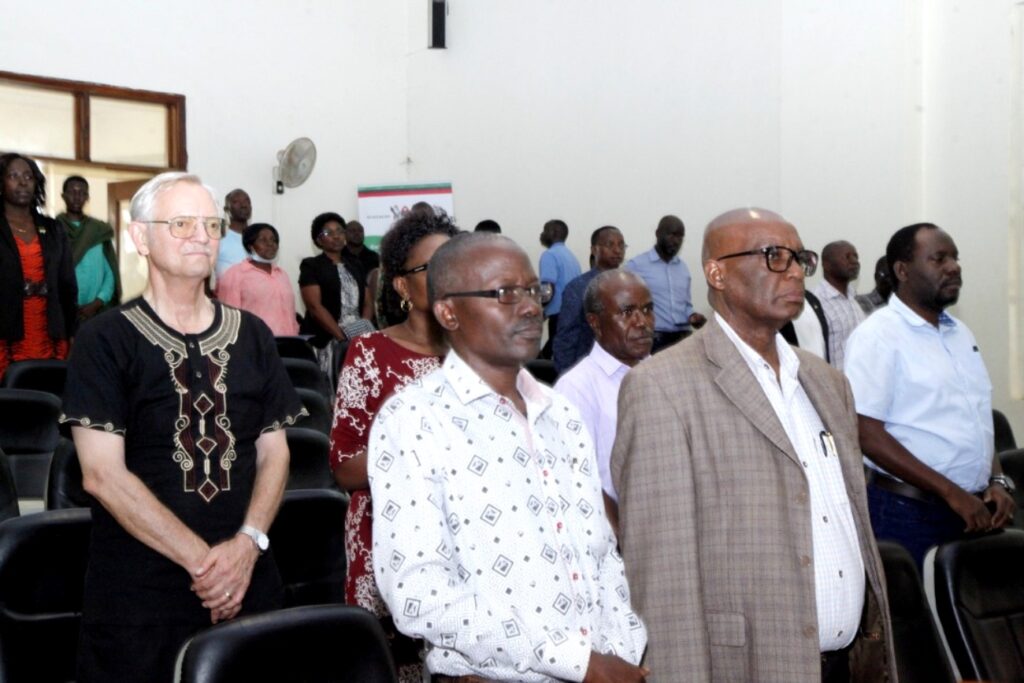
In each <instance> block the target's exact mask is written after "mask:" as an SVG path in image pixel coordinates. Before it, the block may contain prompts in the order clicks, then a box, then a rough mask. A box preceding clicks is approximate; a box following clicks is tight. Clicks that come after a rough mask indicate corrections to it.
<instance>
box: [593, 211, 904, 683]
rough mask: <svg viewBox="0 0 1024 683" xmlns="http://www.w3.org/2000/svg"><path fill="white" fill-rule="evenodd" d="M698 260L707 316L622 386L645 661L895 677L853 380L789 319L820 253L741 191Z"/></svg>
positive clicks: (766, 681)
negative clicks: (794, 344)
mask: <svg viewBox="0 0 1024 683" xmlns="http://www.w3.org/2000/svg"><path fill="white" fill-rule="evenodd" d="M703 261H704V275H705V277H706V279H707V281H708V287H709V292H710V293H709V296H708V299H709V301H710V303H711V305H712V308H714V310H715V315H714V316H713V318H714V319H713V320H712V321H710V322H709V323H708V325H707V326H706V327H705V328H704V329H703V330H701V331H699V332H698V333H696V334H695V335H694V336H693V337H691V338H690V339H687V340H684V341H683V342H681V343H679V344H678V345H676V346H675V347H674V348H671V349H668V350H666V351H665V352H664V353H661V354H659V355H656V356H654V357H652V358H651V359H649V360H647V361H643V362H642V363H640V365H638V366H637V367H636V368H634V369H633V370H632V371H631V372H630V373H629V374H628V375H627V376H626V379H625V381H624V382H623V385H622V389H621V391H620V394H619V421H618V434H617V438H616V442H615V447H614V449H613V452H612V477H613V481H614V483H615V486H616V488H617V490H618V492H619V502H620V510H621V520H620V523H621V536H620V542H621V545H622V550H623V555H624V558H625V561H626V570H627V574H628V576H629V582H630V585H631V587H632V589H633V596H634V604H635V605H636V607H637V608H638V610H639V611H640V613H641V616H642V617H643V618H644V620H645V621H646V623H647V625H648V629H649V634H650V639H649V646H648V652H647V657H646V659H645V664H646V665H647V666H648V667H649V668H650V669H651V671H653V672H656V675H657V680H660V681H679V680H686V681H689V682H695V683H713V682H715V683H717V682H721V683H725V682H727V681H728V682H732V681H758V683H773V682H778V683H783V682H784V683H793V682H794V681H828V682H831V681H849V680H855V681H865V682H867V681H871V682H872V683H876V682H877V681H884V680H887V679H888V680H895V679H896V670H895V664H894V660H893V653H892V637H891V624H890V621H889V616H888V609H887V604H886V594H885V588H884V578H883V573H882V567H881V562H880V560H879V557H878V551H877V548H876V546H875V542H874V540H873V537H872V534H871V526H870V522H869V517H868V511H867V502H866V497H865V491H864V475H863V471H862V464H861V455H860V450H859V447H858V444H857V421H856V414H855V413H854V405H853V397H852V395H851V393H850V388H849V385H848V384H847V382H846V380H845V379H844V378H843V376H842V375H841V374H840V373H839V372H837V371H835V370H834V369H832V368H830V367H829V366H828V365H827V364H826V363H825V362H823V361H822V360H821V359H819V358H817V357H815V356H813V355H811V354H808V353H806V352H804V351H802V350H800V349H793V348H791V347H790V346H789V345H788V344H786V343H785V341H784V340H783V339H782V337H781V336H780V335H779V334H778V330H779V328H780V327H782V325H783V324H785V323H786V321H788V320H790V319H792V318H793V317H794V316H795V315H797V314H798V313H799V312H800V309H801V307H802V306H803V304H804V296H803V295H804V278H805V277H806V276H808V275H810V274H813V272H814V269H815V267H816V266H817V255H816V254H814V253H813V252H809V251H806V250H805V249H804V248H803V245H802V243H801V241H800V237H799V235H798V234H797V232H796V229H795V228H794V227H793V226H792V225H790V224H789V223H788V222H786V221H785V220H784V219H783V218H782V217H781V216H778V215H777V214H774V213H772V212H769V211H764V210H760V209H757V210H755V209H741V210H736V211H731V212H728V213H726V214H723V215H722V216H720V217H719V218H717V219H715V220H714V221H712V223H711V224H710V225H709V226H708V229H707V231H706V233H705V236H704V252H703ZM851 674H852V678H851ZM650 680H653V679H650Z"/></svg>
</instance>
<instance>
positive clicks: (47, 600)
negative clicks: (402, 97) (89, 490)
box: [0, 509, 92, 681]
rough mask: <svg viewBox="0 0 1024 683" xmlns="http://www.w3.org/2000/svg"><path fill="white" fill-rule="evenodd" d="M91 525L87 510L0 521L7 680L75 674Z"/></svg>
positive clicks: (0, 634) (1, 669)
mask: <svg viewBox="0 0 1024 683" xmlns="http://www.w3.org/2000/svg"><path fill="white" fill-rule="evenodd" d="M91 527H92V518H91V515H90V513H89V511H88V510H81V509H78V510H55V511H52V512H39V513H35V514H31V515H26V516H24V517H16V518H14V519H8V520H7V521H5V522H3V523H0V680H3V681H58V680H59V681H67V680H73V679H74V677H75V654H76V651H77V650H78V628H79V624H80V622H81V616H82V615H81V613H82V587H83V583H84V581H85V567H86V563H87V562H88V546H89V532H90V529H91Z"/></svg>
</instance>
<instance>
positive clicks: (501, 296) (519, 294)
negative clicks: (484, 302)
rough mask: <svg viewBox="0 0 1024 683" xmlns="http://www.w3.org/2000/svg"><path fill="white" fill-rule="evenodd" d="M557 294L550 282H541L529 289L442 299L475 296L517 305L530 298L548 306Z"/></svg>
mask: <svg viewBox="0 0 1024 683" xmlns="http://www.w3.org/2000/svg"><path fill="white" fill-rule="evenodd" d="M554 294H555V287H554V285H552V284H551V283H550V282H541V283H540V284H537V285H530V286H529V287H519V286H515V287H498V288H497V289H481V290H479V291H475V292H449V293H447V294H445V295H444V296H442V297H438V298H440V299H447V298H448V297H452V296H475V297H481V298H484V299H497V300H498V303H499V304H509V305H510V306H511V305H515V304H518V303H519V302H520V301H522V300H523V297H530V298H531V299H533V300H534V301H536V302H537V303H539V304H546V303H547V302H549V301H551V297H552V296H554Z"/></svg>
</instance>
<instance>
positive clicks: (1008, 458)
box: [999, 448, 1024, 529]
mask: <svg viewBox="0 0 1024 683" xmlns="http://www.w3.org/2000/svg"><path fill="white" fill-rule="evenodd" d="M999 464H1000V465H1002V467H1003V472H1005V473H1006V474H1007V475H1009V477H1010V478H1011V479H1013V481H1014V483H1015V484H1016V485H1017V487H1016V490H1015V491H1014V492H1013V502H1015V503H1016V504H1017V509H1016V511H1014V513H1013V526H1014V527H1016V528H1018V529H1024V487H1022V484H1024V448H1013V449H1011V450H1008V451H1002V452H1000V453H999Z"/></svg>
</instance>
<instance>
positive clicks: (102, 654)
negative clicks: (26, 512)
mask: <svg viewBox="0 0 1024 683" xmlns="http://www.w3.org/2000/svg"><path fill="white" fill-rule="evenodd" d="M131 218H132V222H131V225H130V226H129V232H130V234H131V238H132V242H133V243H134V244H135V248H136V249H138V251H139V253H140V254H141V255H142V256H144V257H145V258H146V260H147V261H148V263H149V282H148V283H147V285H146V289H145V291H144V292H143V293H142V296H141V297H140V298H138V299H134V300H133V301H129V302H128V303H126V304H124V305H123V306H121V307H119V308H116V309H113V310H111V311H108V312H106V313H104V314H102V315H100V316H98V317H96V318H94V319H93V320H92V321H90V322H89V323H88V324H87V325H85V326H84V327H83V328H82V330H81V332H80V334H79V336H78V337H77V339H76V344H75V347H74V349H73V351H72V354H71V358H70V361H69V369H68V380H67V388H66V392H65V397H64V415H62V417H61V419H62V421H63V422H64V423H66V424H70V425H72V426H71V432H72V435H73V437H74V441H75V446H76V448H77V450H78V457H79V460H80V461H81V465H82V474H83V478H84V485H85V489H86V490H87V491H88V492H89V493H91V494H92V495H93V496H94V497H95V499H96V503H95V504H94V505H93V511H92V512H93V531H92V539H91V545H90V551H89V565H88V571H87V574H86V580H85V595H84V607H83V614H82V631H81V641H80V647H79V657H78V669H79V671H78V680H80V681H170V680H171V679H172V676H173V673H174V661H175V657H176V655H177V652H178V649H179V648H180V647H181V645H182V643H184V641H185V640H186V639H187V638H188V637H189V636H191V635H192V634H193V633H195V632H196V631H198V630H199V629H201V628H202V627H203V626H204V625H208V624H211V623H217V622H219V621H224V620H226V619H232V618H233V617H235V616H236V615H238V614H240V613H247V612H256V611H262V610H267V609H272V608H275V607H278V606H280V602H281V585H280V577H279V576H278V574H277V569H276V567H275V564H274V561H273V559H272V558H271V557H270V555H269V553H268V552H267V551H268V546H269V540H268V538H267V535H266V532H267V530H268V529H269V528H270V524H271V522H273V520H274V516H275V515H276V513H277V508H278V505H279V504H280V501H281V496H282V493H283V490H284V485H285V480H286V478H287V475H288V446H287V443H286V442H285V437H284V431H283V427H284V426H285V425H287V424H291V423H293V422H294V421H295V419H296V418H297V417H298V416H299V415H300V414H302V413H304V412H305V411H304V409H303V408H302V404H301V403H300V401H299V399H298V396H297V395H296V394H295V392H294V390H292V389H291V385H290V383H289V381H288V376H287V374H286V373H285V371H284V368H283V366H282V364H281V361H280V359H279V358H278V355H277V351H276V349H275V345H274V338H273V336H272V335H271V333H270V330H269V329H268V328H267V327H266V325H264V324H263V322H262V321H260V320H259V319H258V318H256V317H255V316H253V315H251V314H249V313H246V312H244V311H240V310H238V309H236V308H232V307H230V306H225V305H223V304H220V303H218V302H216V301H214V300H211V299H210V298H208V297H207V296H206V293H205V290H204V286H203V285H204V281H205V279H206V278H207V277H208V276H209V275H210V273H211V272H212V270H213V267H214V263H215V262H216V259H217V247H218V241H219V239H220V236H221V234H222V230H223V228H224V222H223V219H222V218H220V216H219V211H218V209H217V204H216V202H215V200H214V193H213V192H212V191H211V190H210V188H209V187H207V186H205V185H203V184H202V181H201V180H200V179H199V178H198V177H196V176H194V175H188V174H185V173H164V174H162V175H159V176H157V177H155V178H153V179H152V180H151V181H149V182H148V183H146V184H145V185H143V186H142V188H141V189H140V190H139V191H138V193H137V194H136V195H135V197H134V198H133V199H132V205H131Z"/></svg>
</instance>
